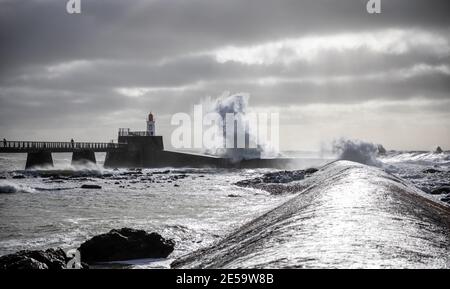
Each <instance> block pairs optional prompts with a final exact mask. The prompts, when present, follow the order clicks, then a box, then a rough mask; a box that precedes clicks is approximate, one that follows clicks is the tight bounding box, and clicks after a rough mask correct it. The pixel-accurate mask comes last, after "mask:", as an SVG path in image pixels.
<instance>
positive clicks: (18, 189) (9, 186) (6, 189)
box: [0, 182, 36, 194]
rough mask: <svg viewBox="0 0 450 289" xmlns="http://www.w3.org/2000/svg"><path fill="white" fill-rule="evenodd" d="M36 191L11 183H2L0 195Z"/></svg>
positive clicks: (0, 183)
mask: <svg viewBox="0 0 450 289" xmlns="http://www.w3.org/2000/svg"><path fill="white" fill-rule="evenodd" d="M35 191H36V190H35V189H33V188H30V187H27V186H24V185H20V184H15V183H11V182H0V194H15V193H34V192H35Z"/></svg>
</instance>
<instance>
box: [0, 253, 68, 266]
mask: <svg viewBox="0 0 450 289" xmlns="http://www.w3.org/2000/svg"><path fill="white" fill-rule="evenodd" d="M68 261H69V258H67V256H66V253H65V252H64V251H63V250H62V249H61V248H57V249H48V250H46V251H28V250H25V251H19V252H17V253H14V254H10V255H5V256H2V257H0V269H3V270H20V269H25V270H30V269H50V270H61V269H64V268H66V265H67V262H68Z"/></svg>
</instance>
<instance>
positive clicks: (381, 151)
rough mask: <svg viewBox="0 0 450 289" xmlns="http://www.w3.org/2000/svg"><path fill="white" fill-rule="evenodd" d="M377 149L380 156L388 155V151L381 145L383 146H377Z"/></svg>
mask: <svg viewBox="0 0 450 289" xmlns="http://www.w3.org/2000/svg"><path fill="white" fill-rule="evenodd" d="M377 149H378V154H380V155H383V154H385V153H386V149H385V148H384V146H383V145H381V144H379V145H378V146H377Z"/></svg>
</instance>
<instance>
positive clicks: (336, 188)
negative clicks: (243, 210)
mask: <svg viewBox="0 0 450 289" xmlns="http://www.w3.org/2000/svg"><path fill="white" fill-rule="evenodd" d="M303 182H306V184H305V183H303V185H301V186H298V185H297V184H295V183H293V184H292V186H296V185H297V186H298V187H299V188H304V185H307V186H308V187H307V189H305V190H303V191H301V192H300V193H298V194H296V195H295V196H294V197H293V198H292V199H290V200H289V201H287V202H286V203H284V204H282V205H281V206H279V207H277V208H275V209H273V210H271V211H270V212H268V213H266V214H264V215H263V216H260V217H258V218H257V219H255V220H253V221H251V222H250V223H248V224H246V225H244V226H243V227H241V228H240V229H238V230H237V231H235V232H234V233H232V234H231V235H229V236H227V237H226V238H225V239H223V240H221V241H219V242H218V243H216V244H214V245H213V246H211V247H208V248H205V249H202V250H199V251H196V252H194V253H191V254H189V255H187V256H185V257H182V258H180V259H178V260H176V261H175V262H174V263H172V267H175V268H318V267H326V268H348V267H350V268H423V267H424V268H449V267H450V214H449V212H450V209H449V207H448V206H445V205H441V204H436V203H433V202H431V201H429V200H427V199H425V198H423V197H421V196H420V192H419V191H418V189H416V188H414V187H413V186H411V185H410V184H409V183H407V182H406V181H403V180H401V179H399V178H397V177H394V176H392V175H390V174H387V173H385V172H384V171H382V170H380V169H377V168H374V167H368V166H365V165H361V164H356V163H353V162H348V161H337V162H334V163H331V164H329V165H326V166H325V167H323V168H322V169H321V170H319V171H318V172H317V173H315V174H313V175H312V176H311V177H310V178H307V179H306V180H304V181H303Z"/></svg>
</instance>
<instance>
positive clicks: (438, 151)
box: [434, 146, 444, 154]
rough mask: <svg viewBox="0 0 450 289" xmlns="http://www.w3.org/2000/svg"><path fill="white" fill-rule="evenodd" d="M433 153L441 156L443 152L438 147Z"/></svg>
mask: <svg viewBox="0 0 450 289" xmlns="http://www.w3.org/2000/svg"><path fill="white" fill-rule="evenodd" d="M434 152H435V153H437V154H441V153H443V152H444V151H443V150H442V148H441V147H440V146H438V147H437V148H436V150H435V151H434Z"/></svg>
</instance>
